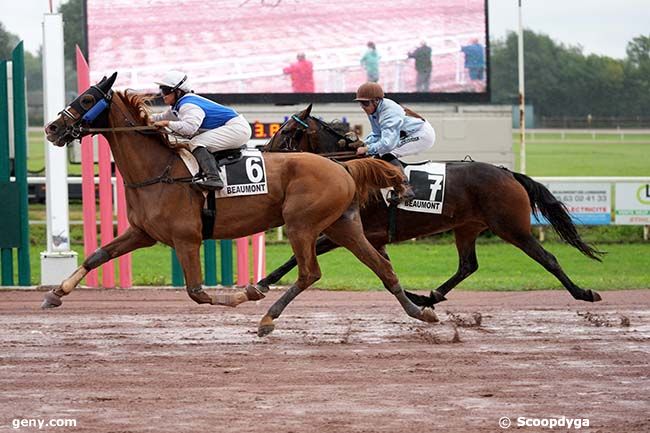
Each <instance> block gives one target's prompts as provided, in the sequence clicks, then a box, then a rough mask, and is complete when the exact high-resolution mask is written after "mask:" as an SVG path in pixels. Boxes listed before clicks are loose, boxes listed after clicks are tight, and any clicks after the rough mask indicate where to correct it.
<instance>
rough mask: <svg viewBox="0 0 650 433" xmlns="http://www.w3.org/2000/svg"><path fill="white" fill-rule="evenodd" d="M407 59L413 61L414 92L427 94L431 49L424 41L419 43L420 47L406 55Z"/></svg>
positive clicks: (430, 67)
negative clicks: (414, 73) (414, 74)
mask: <svg viewBox="0 0 650 433" xmlns="http://www.w3.org/2000/svg"><path fill="white" fill-rule="evenodd" d="M408 58H409V59H415V72H416V75H417V76H416V79H415V90H416V92H428V91H429V82H430V81H431V70H432V69H433V62H432V61H431V47H429V46H428V45H427V43H426V41H422V42H420V46H419V47H417V48H416V49H415V50H413V51H411V52H410V53H408Z"/></svg>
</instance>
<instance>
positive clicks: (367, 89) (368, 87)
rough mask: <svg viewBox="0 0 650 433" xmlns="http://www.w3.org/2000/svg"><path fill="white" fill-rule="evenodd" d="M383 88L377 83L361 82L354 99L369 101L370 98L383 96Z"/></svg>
mask: <svg viewBox="0 0 650 433" xmlns="http://www.w3.org/2000/svg"><path fill="white" fill-rule="evenodd" d="M383 97H384V89H382V88H381V86H380V85H379V84H377V83H363V84H362V85H360V86H359V88H358V89H357V97H356V98H355V101H370V100H371V99H376V98H383Z"/></svg>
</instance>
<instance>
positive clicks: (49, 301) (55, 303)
mask: <svg viewBox="0 0 650 433" xmlns="http://www.w3.org/2000/svg"><path fill="white" fill-rule="evenodd" d="M61 304H63V301H62V300H61V297H60V296H57V295H55V294H54V293H52V292H47V293H46V294H45V297H44V298H43V303H42V304H41V308H42V309H44V310H45V309H48V308H56V307H60V306H61Z"/></svg>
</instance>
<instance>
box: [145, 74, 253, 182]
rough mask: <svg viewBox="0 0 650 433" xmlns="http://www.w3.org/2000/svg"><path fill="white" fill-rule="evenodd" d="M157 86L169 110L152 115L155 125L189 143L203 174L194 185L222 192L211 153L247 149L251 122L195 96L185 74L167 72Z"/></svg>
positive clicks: (229, 109) (226, 108)
mask: <svg viewBox="0 0 650 433" xmlns="http://www.w3.org/2000/svg"><path fill="white" fill-rule="evenodd" d="M155 83H156V84H157V85H158V86H159V88H160V92H161V93H162V98H163V101H164V102H165V104H167V105H169V106H170V108H168V109H167V110H166V111H164V112H162V113H157V114H153V115H152V116H151V119H152V121H153V125H154V126H157V127H159V128H169V129H170V130H171V131H172V132H174V133H176V134H178V135H181V136H183V137H187V138H189V139H190V150H191V151H192V154H193V155H194V157H195V158H196V160H197V162H198V163H199V166H200V167H201V171H202V172H203V178H202V179H199V180H197V181H196V182H195V183H196V184H197V185H198V186H199V187H201V188H202V189H204V190H206V191H214V190H218V189H221V188H223V182H222V180H221V177H220V176H219V171H218V170H217V164H216V162H215V160H214V157H213V155H212V153H211V152H216V151H217V150H225V149H238V148H240V147H242V146H243V145H245V144H246V143H247V142H248V140H249V139H250V137H251V127H250V125H249V124H248V121H247V120H246V119H245V118H244V116H243V115H241V114H239V113H237V112H236V111H235V110H233V109H232V108H230V107H226V106H224V105H221V104H217V103H216V102H214V101H211V100H209V99H206V98H203V97H201V96H199V95H195V94H194V92H193V91H192V87H191V86H190V83H189V81H188V80H187V75H186V74H184V73H183V72H180V71H173V70H172V71H168V72H167V73H166V74H165V75H164V76H163V78H162V79H161V80H160V81H156V82H155Z"/></svg>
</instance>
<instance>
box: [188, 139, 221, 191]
mask: <svg viewBox="0 0 650 433" xmlns="http://www.w3.org/2000/svg"><path fill="white" fill-rule="evenodd" d="M192 155H194V157H195V158H196V161H197V162H198V163H199V166H200V167H201V171H202V172H203V178H202V179H197V180H195V181H194V183H195V184H196V185H197V186H199V187H200V188H201V189H204V190H206V191H215V190H219V189H221V188H223V181H222V180H221V177H220V176H219V170H218V169H217V162H216V161H215V160H214V156H213V155H212V154H211V153H210V151H209V150H208V149H206V148H205V147H200V146H199V147H197V148H196V149H194V150H193V151H192Z"/></svg>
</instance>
